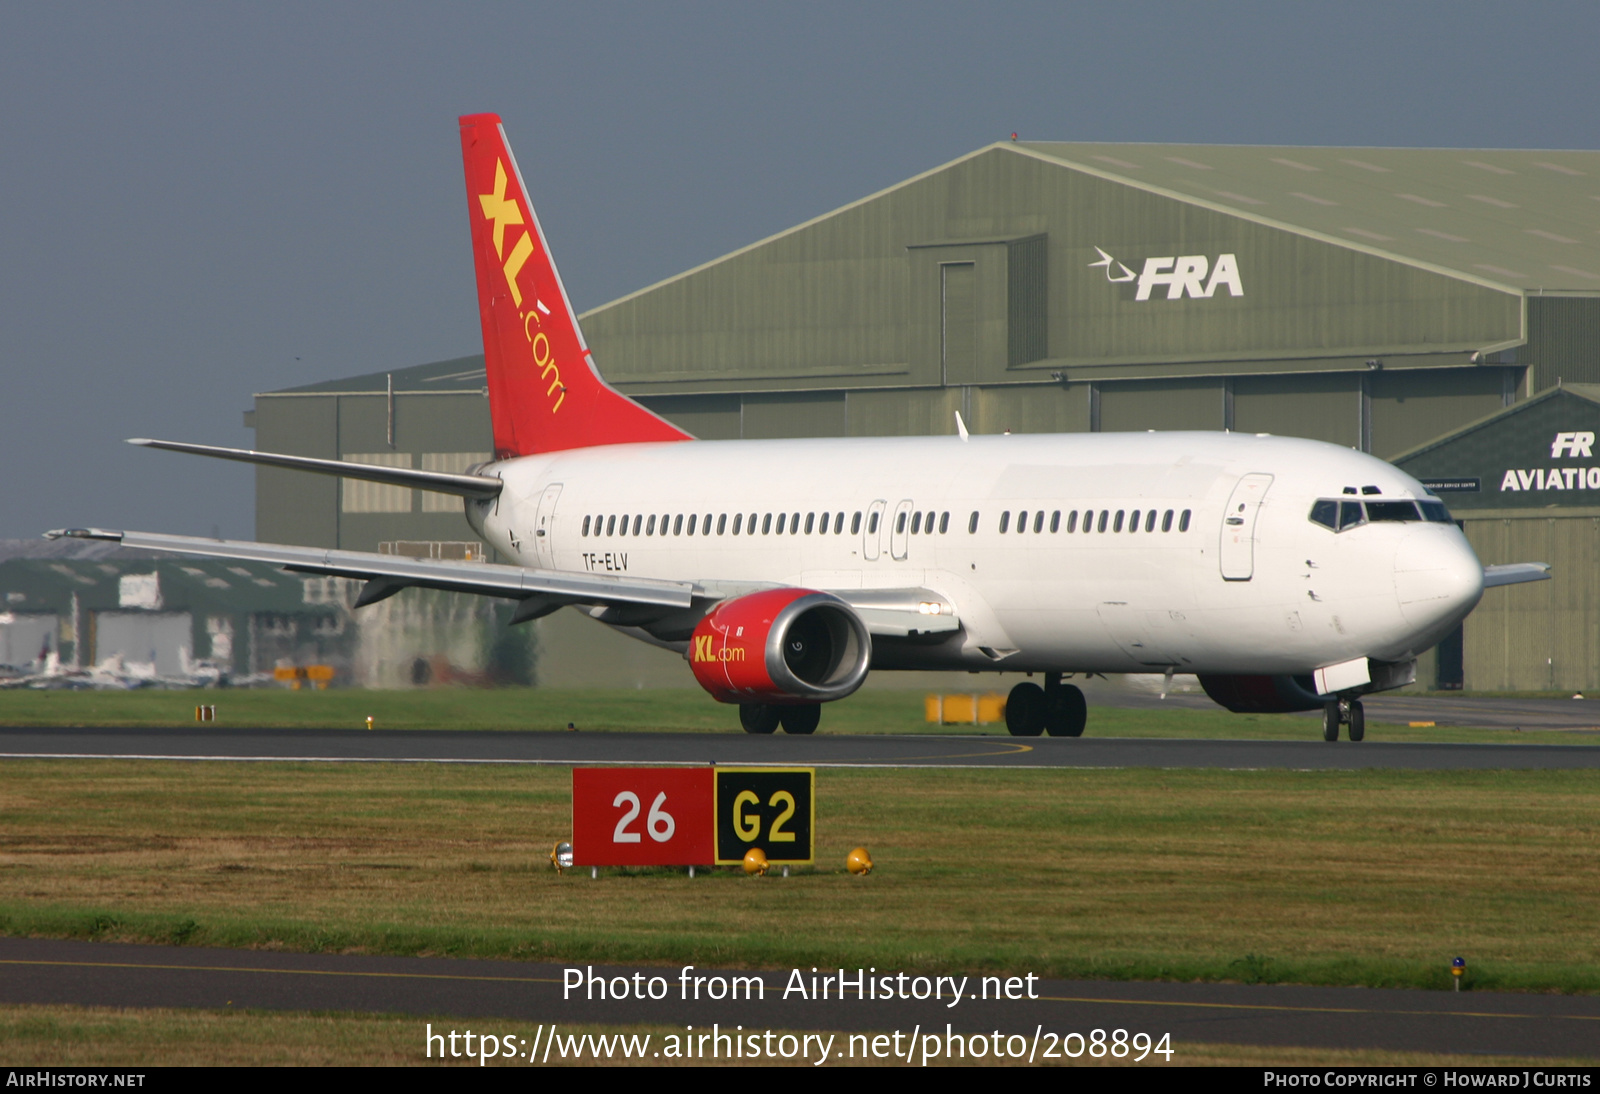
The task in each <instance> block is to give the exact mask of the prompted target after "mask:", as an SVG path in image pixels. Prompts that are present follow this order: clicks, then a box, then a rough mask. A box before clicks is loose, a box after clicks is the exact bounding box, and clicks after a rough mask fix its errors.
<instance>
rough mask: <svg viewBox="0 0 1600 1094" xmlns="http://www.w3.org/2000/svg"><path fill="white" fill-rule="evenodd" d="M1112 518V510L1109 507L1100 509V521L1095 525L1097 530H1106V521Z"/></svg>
mask: <svg viewBox="0 0 1600 1094" xmlns="http://www.w3.org/2000/svg"><path fill="white" fill-rule="evenodd" d="M1110 518H1111V510H1109V509H1102V510H1100V523H1099V524H1097V525H1095V531H1097V532H1104V531H1105V530H1106V521H1107V520H1109V519H1110Z"/></svg>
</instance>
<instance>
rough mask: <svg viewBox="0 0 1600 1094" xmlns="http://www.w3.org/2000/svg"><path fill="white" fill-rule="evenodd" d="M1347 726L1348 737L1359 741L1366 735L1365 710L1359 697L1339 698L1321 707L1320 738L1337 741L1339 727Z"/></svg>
mask: <svg viewBox="0 0 1600 1094" xmlns="http://www.w3.org/2000/svg"><path fill="white" fill-rule="evenodd" d="M1341 725H1344V726H1348V727H1350V728H1349V734H1350V739H1351V740H1352V741H1359V740H1361V739H1362V738H1363V737H1365V736H1366V735H1367V712H1366V709H1365V708H1364V707H1362V705H1361V700H1360V699H1339V700H1337V701H1335V702H1332V703H1325V704H1323V707H1322V739H1323V740H1324V741H1337V740H1338V739H1339V727H1340V726H1341Z"/></svg>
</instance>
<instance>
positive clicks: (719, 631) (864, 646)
mask: <svg viewBox="0 0 1600 1094" xmlns="http://www.w3.org/2000/svg"><path fill="white" fill-rule="evenodd" d="M688 658H689V667H690V668H691V669H692V670H693V671H694V678H695V679H696V680H698V681H699V682H700V686H701V687H703V688H705V689H706V691H708V692H710V693H711V695H712V697H713V698H715V699H716V700H717V701H719V702H723V703H740V704H751V703H765V704H772V705H780V706H781V705H790V704H801V703H812V704H814V703H822V702H827V701H829V700H831V699H843V698H844V697H845V696H846V695H849V694H850V693H851V692H853V691H855V690H856V689H857V688H859V687H860V686H861V682H862V681H863V680H865V679H866V678H867V666H868V664H869V663H870V662H871V660H872V639H871V636H870V635H868V633H867V625H866V624H865V623H863V622H862V621H861V617H860V616H859V615H857V614H856V613H855V610H854V609H853V608H851V607H850V605H848V604H846V603H845V602H844V601H843V600H840V599H839V598H838V597H836V596H832V595H830V594H828V593H819V592H815V591H813V590H811V589H765V590H762V591H761V592H757V593H747V594H746V595H744V596H739V597H735V598H733V599H732V600H725V601H723V602H722V603H720V604H718V605H717V606H716V607H715V608H713V609H712V610H711V613H710V614H709V615H707V616H706V617H705V618H704V619H702V620H701V621H700V623H699V625H698V626H696V627H695V629H694V634H693V635H692V636H691V638H690V640H689V650H688Z"/></svg>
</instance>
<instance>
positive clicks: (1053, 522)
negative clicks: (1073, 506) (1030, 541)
mask: <svg viewBox="0 0 1600 1094" xmlns="http://www.w3.org/2000/svg"><path fill="white" fill-rule="evenodd" d="M1050 531H1051V532H1059V531H1061V510H1059V509H1057V510H1056V511H1055V512H1054V513H1051V514H1050Z"/></svg>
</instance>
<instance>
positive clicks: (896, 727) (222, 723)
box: [0, 682, 1595, 744]
mask: <svg viewBox="0 0 1600 1094" xmlns="http://www.w3.org/2000/svg"><path fill="white" fill-rule="evenodd" d="M989 683H992V682H989ZM202 702H203V703H208V704H214V705H215V706H216V708H217V721H216V722H215V723H208V728H210V729H213V730H214V731H215V732H218V733H226V732H227V731H228V730H230V729H260V728H284V729H361V728H364V727H365V725H366V719H367V717H368V716H369V715H370V716H371V717H372V718H373V723H374V725H375V726H376V727H378V728H381V729H491V730H499V729H531V730H565V729H566V727H567V723H569V722H571V723H573V724H575V725H576V726H577V728H578V730H579V731H580V732H597V731H601V732H603V731H615V730H631V731H636V732H637V731H651V730H661V731H678V732H685V731H687V732H724V733H738V732H741V730H740V728H739V716H738V711H737V710H736V709H735V708H734V707H731V706H727V705H724V704H721V703H717V702H714V701H712V700H711V699H710V698H709V697H708V696H706V695H705V694H703V693H702V692H700V691H699V690H697V689H689V688H661V689H655V690H649V691H623V690H617V689H601V688H595V689H558V688H501V689H482V690H477V689H466V688H433V689H418V690H407V691H358V690H330V691H300V692H293V691H288V690H280V689H273V688H260V689H239V690H221V691H155V690H143V691H104V692H65V691H32V690H27V689H10V690H5V691H0V725H7V726H46V727H49V726H144V727H161V726H194V725H195V724H196V723H195V721H194V708H195V705H196V704H198V703H202ZM1319 719H1320V715H1310V716H1308V715H1295V714H1230V713H1229V712H1228V711H1225V710H1223V709H1221V708H1220V707H1218V708H1215V709H1205V710H1186V709H1183V708H1177V707H1175V708H1171V709H1167V710H1130V709H1125V708H1118V707H1109V706H1096V707H1092V708H1091V709H1090V712H1089V729H1088V734H1089V735H1090V736H1094V737H1189V738H1233V739H1247V740H1266V739H1287V740H1318V739H1319V738H1320V736H1321V733H1322V728H1321V724H1320V720H1319ZM820 732H823V733H838V734H851V733H937V734H952V735H964V734H972V733H975V732H976V733H986V734H990V735H999V736H1004V735H1005V727H1004V726H1003V725H987V726H978V727H973V726H935V725H929V724H928V723H927V722H926V721H925V720H924V717H923V693H922V692H921V691H891V690H881V691H879V690H873V691H861V692H857V693H856V694H855V695H853V696H851V697H850V698H848V699H845V700H843V701H841V702H838V703H830V704H828V705H827V707H826V708H825V709H824V712H823V721H822V729H821V730H820ZM1367 735H1368V738H1369V739H1370V740H1374V741H1464V742H1475V743H1493V742H1510V741H1515V742H1518V743H1523V744H1528V743H1545V744H1587V743H1589V742H1590V741H1591V740H1594V739H1595V738H1593V737H1589V736H1580V735H1575V734H1572V733H1561V732H1523V733H1517V732H1513V731H1510V730H1489V729H1471V728H1464V727H1459V726H1435V727H1427V728H1421V727H1419V728H1412V727H1409V726H1403V725H1386V724H1382V723H1378V722H1369V723H1368V729H1367Z"/></svg>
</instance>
